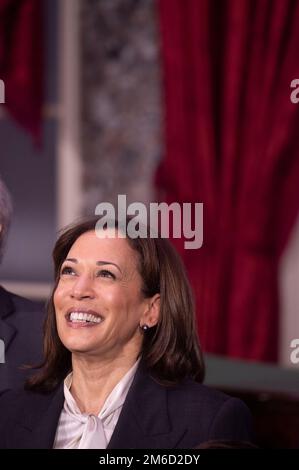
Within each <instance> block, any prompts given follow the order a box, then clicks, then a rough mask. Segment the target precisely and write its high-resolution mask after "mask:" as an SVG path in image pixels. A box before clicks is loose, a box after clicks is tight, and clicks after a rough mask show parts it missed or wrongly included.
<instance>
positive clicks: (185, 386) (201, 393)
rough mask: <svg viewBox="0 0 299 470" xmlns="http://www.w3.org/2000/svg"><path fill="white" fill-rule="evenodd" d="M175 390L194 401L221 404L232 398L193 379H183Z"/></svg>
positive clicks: (185, 398) (177, 393)
mask: <svg viewBox="0 0 299 470" xmlns="http://www.w3.org/2000/svg"><path fill="white" fill-rule="evenodd" d="M173 392H174V394H176V395H181V396H182V398H183V399H184V400H188V402H192V403H194V402H202V401H204V402H210V403H211V404H212V403H215V404H217V405H219V404H222V403H224V402H225V401H227V400H228V399H230V398H231V397H229V396H228V395H226V394H225V393H223V392H221V391H219V390H216V389H214V388H211V387H209V386H207V385H204V384H201V383H198V382H195V381H194V380H192V379H185V380H183V381H182V382H181V383H179V384H178V385H176V386H175V387H174V388H173Z"/></svg>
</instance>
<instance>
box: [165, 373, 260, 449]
mask: <svg viewBox="0 0 299 470" xmlns="http://www.w3.org/2000/svg"><path fill="white" fill-rule="evenodd" d="M169 395H170V396H171V395H173V396H172V398H170V402H171V408H172V415H174V414H175V415H176V416H179V418H178V419H180V420H183V419H186V420H187V421H188V424H189V427H190V429H193V430H194V432H195V430H196V429H199V428H200V427H201V426H204V428H205V431H204V433H202V435H204V438H203V439H202V441H205V440H212V439H213V440H214V439H230V440H244V441H250V440H252V418H251V413H250V411H249V409H248V407H247V406H246V405H245V403H243V402H242V401H241V400H239V399H238V398H234V397H231V396H229V395H226V394H225V393H223V392H220V391H218V390H216V389H213V388H211V387H208V386H206V385H203V384H199V383H196V382H194V381H192V380H185V381H184V382H183V383H182V384H181V385H180V386H178V387H176V389H174V390H173V393H170V394H169Z"/></svg>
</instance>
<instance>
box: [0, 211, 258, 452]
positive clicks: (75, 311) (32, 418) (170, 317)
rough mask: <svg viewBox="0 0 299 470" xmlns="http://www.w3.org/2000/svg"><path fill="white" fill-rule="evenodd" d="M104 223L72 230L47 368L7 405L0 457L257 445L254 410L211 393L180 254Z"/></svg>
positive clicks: (2, 403) (3, 402) (48, 328)
mask: <svg viewBox="0 0 299 470" xmlns="http://www.w3.org/2000/svg"><path fill="white" fill-rule="evenodd" d="M95 224H96V219H94V218H92V219H89V220H87V221H84V222H81V223H77V224H75V225H73V226H72V227H70V228H68V229H67V230H66V231H65V232H64V233H63V234H62V235H61V236H60V238H59V239H58V241H57V243H56V245H55V248H54V252H53V257H54V264H55V280H56V281H55V287H54V290H53V294H52V297H51V299H50V302H49V305H48V316H47V320H46V323H45V336H44V351H45V361H44V363H43V365H42V368H41V370H40V372H39V373H38V374H37V375H36V376H34V377H33V378H32V379H31V380H30V381H29V382H27V384H26V389H27V390H25V391H21V392H8V393H7V394H5V395H4V396H3V397H2V398H1V399H0V416H1V420H0V448H79V449H83V448H98V449H100V448H152V449H154V448H169V449H170V448H192V447H195V446H196V445H198V444H200V443H201V442H204V441H207V440H211V439H238V440H248V439H249V428H250V415H249V412H248V410H247V408H246V406H245V405H244V404H243V403H242V402H241V401H239V400H237V399H234V398H230V397H228V396H226V395H224V394H222V393H220V392H217V391H214V390H211V389H209V388H207V387H205V386H203V385H201V384H200V382H201V381H202V379H203V375H204V366H203V360H202V354H201V350H200V347H199V343H198V339H197V336H196V326H195V316H194V309H193V304H192V296H191V292H190V287H189V284H188V281H187V278H186V275H185V272H184V269H183V267H182V264H181V261H180V259H179V257H178V256H177V254H176V253H175V251H174V249H173V248H172V247H171V245H170V243H169V242H168V241H167V240H165V239H162V238H150V237H148V238H130V237H129V236H127V237H124V235H123V233H122V232H121V231H120V229H119V231H117V232H116V234H117V236H114V235H115V234H114V232H113V231H112V230H111V229H107V230H105V231H102V232H101V233H100V234H98V233H96V231H95ZM97 235H100V237H99V236H97ZM28 327H30V325H28ZM4 431H5V432H4Z"/></svg>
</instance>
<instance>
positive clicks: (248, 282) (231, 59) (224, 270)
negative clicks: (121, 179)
mask: <svg viewBox="0 0 299 470" xmlns="http://www.w3.org/2000/svg"><path fill="white" fill-rule="evenodd" d="M158 7H159V17H160V28H161V41H162V46H161V48H162V51H161V54H162V60H163V67H164V84H165V102H166V103H165V134H166V154H165V158H164V159H163V161H162V162H161V165H160V167H159V169H158V172H157V179H156V181H157V186H158V189H159V194H160V198H161V199H163V200H166V201H167V202H171V201H178V202H203V203H204V245H203V247H202V248H201V249H199V250H197V251H195V252H194V251H193V250H183V246H182V241H179V242H178V241H176V240H174V242H176V244H177V247H178V249H179V250H180V251H181V253H182V256H183V258H184V261H185V264H186V266H187V270H188V272H189V275H190V278H191V282H192V285H193V288H194V291H195V295H196V303H197V315H198V325H199V334H200V338H201V341H202V344H203V347H204V349H205V350H206V351H209V352H214V353H219V354H226V355H229V356H235V357H241V358H247V359H255V360H266V361H275V360H276V359H277V352H278V328H279V315H278V311H279V301H278V289H277V272H278V261H279V256H280V254H281V252H282V250H283V248H284V247H285V244H286V241H287V239H288V237H289V234H290V231H291V228H292V226H293V225H294V222H295V219H296V216H297V213H298V209H299V104H298V105H295V104H293V103H291V101H290V93H291V89H290V83H291V81H292V80H293V79H294V78H299V55H298V51H299V27H298V26H299V2H294V1H292V0H284V1H281V0H259V1H253V0H241V1H240V0H226V1H225V0H224V1H221V2H220V1H215V0H183V1H182V0H159V2H158Z"/></svg>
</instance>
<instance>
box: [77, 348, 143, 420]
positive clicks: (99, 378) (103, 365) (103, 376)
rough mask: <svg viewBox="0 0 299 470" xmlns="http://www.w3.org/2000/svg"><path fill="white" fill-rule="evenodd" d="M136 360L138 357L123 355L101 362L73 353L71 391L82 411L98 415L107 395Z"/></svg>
mask: <svg viewBox="0 0 299 470" xmlns="http://www.w3.org/2000/svg"><path fill="white" fill-rule="evenodd" d="M136 360H137V358H136V357H133V358H124V357H121V358H115V359H110V360H106V361H101V362H100V361H99V360H98V359H96V360H95V359H93V360H91V359H90V358H86V357H82V355H81V356H80V355H76V354H73V357H72V364H73V380H72V385H71V393H72V395H73V397H74V399H75V400H76V403H77V405H78V406H79V408H80V410H81V412H82V413H88V414H94V415H98V414H99V412H100V411H101V409H102V407H103V405H104V403H105V401H106V399H107V397H108V396H109V395H110V393H111V392H112V390H113V389H114V387H115V386H116V385H117V384H118V382H119V381H120V380H121V379H122V378H123V377H124V375H125V374H126V373H127V372H128V371H129V370H130V369H131V368H132V367H133V365H134V364H135V362H136Z"/></svg>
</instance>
